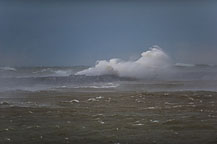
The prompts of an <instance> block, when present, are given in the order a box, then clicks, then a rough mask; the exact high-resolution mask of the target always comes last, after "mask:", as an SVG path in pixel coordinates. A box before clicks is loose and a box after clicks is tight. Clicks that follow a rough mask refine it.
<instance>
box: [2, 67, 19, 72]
mask: <svg viewBox="0 0 217 144" xmlns="http://www.w3.org/2000/svg"><path fill="white" fill-rule="evenodd" d="M0 71H16V69H15V68H12V67H0Z"/></svg>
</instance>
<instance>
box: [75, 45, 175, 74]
mask: <svg viewBox="0 0 217 144" xmlns="http://www.w3.org/2000/svg"><path fill="white" fill-rule="evenodd" d="M171 66H172V65H171V60H170V58H169V56H168V55H167V54H166V53H165V52H164V51H163V50H162V49H161V48H160V47H159V46H156V45H155V46H152V47H151V48H150V49H149V50H148V51H145V52H143V53H142V54H141V57H140V58H138V59H137V60H135V61H123V60H121V59H116V58H115V59H110V60H109V61H107V60H100V61H97V62H96V65H95V66H94V67H91V68H88V69H85V70H83V71H80V72H77V73H76V75H86V76H98V75H116V76H120V77H133V78H152V77H156V76H157V77H159V76H163V75H164V74H166V73H167V72H168V71H169V68H170V67H171Z"/></svg>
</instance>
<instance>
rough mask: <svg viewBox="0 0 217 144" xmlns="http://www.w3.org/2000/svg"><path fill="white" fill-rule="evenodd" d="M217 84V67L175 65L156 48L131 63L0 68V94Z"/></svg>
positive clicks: (165, 88) (208, 86) (203, 87)
mask: <svg viewBox="0 0 217 144" xmlns="http://www.w3.org/2000/svg"><path fill="white" fill-rule="evenodd" d="M216 80H217V66H215V65H204V64H203V65H202V64H184V63H177V62H174V61H173V60H172V59H171V58H170V56H168V55H167V53H166V52H164V51H163V50H162V49H161V48H160V47H159V46H153V47H151V48H150V49H149V50H148V51H145V52H142V53H141V56H140V57H139V58H138V59H137V60H134V61H132V60H129V61H124V60H121V59H110V60H108V61H107V60H100V61H97V63H96V65H95V66H93V67H83V66H76V67H8V66H6V67H0V91H14V90H25V91H40V90H57V89H68V90H75V89H83V90H84V89H98V90H100V89H102V90H103V89H112V90H119V91H125V90H137V91H171V90H172V91H177V90H212V91H216V90H217V87H216V85H217V82H216Z"/></svg>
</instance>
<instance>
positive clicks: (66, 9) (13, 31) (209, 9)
mask: <svg viewBox="0 0 217 144" xmlns="http://www.w3.org/2000/svg"><path fill="white" fill-rule="evenodd" d="M152 45H158V46H160V47H161V48H162V49H163V50H164V51H165V52H166V53H167V54H168V55H169V56H170V57H171V59H172V60H173V61H174V62H179V63H196V64H199V63H203V64H217V2H216V1H214V0H213V1H212V0H210V1H196V0H195V1H194V0H189V1H187V0H183V1H181V0H164V1H163V0H161V1H160V0H152V1H151V0H143V1H142V0H141V1H140V0H134V1H133V0H132V1H131V0H116V1H115V0H101V1H100V0H94V1H91V2H90V1H87V0H71V1H69V0H68V1H67V0H59V1H58V0H43V1H42V0H38V1H28V0H20V1H16V0H11V1H8V0H0V66H75V65H95V62H96V61H97V60H103V59H106V60H108V59H110V58H121V59H124V60H129V59H136V58H137V57H139V55H140V53H141V52H143V51H146V50H148V49H149V48H150V47H151V46H152Z"/></svg>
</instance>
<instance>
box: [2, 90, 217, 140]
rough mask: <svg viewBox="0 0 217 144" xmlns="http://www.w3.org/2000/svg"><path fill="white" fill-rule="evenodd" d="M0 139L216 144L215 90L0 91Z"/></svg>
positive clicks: (216, 98)
mask: <svg viewBox="0 0 217 144" xmlns="http://www.w3.org/2000/svg"><path fill="white" fill-rule="evenodd" d="M0 102H1V103H0V143H2V144H7V143H15V144H30V143H34V144H40V143H43V144H62V143H81V144H82V143H98V144H102V143H108V144H110V143H111V144H118V143H119V144H127V143H128V144H134V143H135V144H155V143H157V144H216V143H217V93H216V92H208V91H195V92H189V91H180V92H134V91H130V92H126V91H125V92H120V91H115V90H114V89H111V90H108V89H104V90H102V89H101V90H93V89H92V90H91V89H89V90H88V91H87V90H86V89H85V90H84V89H79V90H77V91H69V90H68V91H67V90H59V91H37V92H27V91H12V92H1V93H0Z"/></svg>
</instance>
